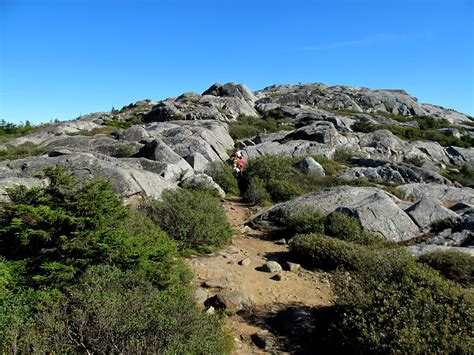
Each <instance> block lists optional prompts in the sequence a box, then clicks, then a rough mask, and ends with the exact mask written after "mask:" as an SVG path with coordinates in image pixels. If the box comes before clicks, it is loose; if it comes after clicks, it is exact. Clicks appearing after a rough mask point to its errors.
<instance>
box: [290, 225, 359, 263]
mask: <svg viewBox="0 0 474 355" xmlns="http://www.w3.org/2000/svg"><path fill="white" fill-rule="evenodd" d="M290 248H291V252H292V254H293V255H294V256H295V257H296V258H297V259H298V260H300V261H302V262H304V263H305V264H306V265H309V266H310V267H312V268H318V269H325V270H335V269H337V268H338V267H343V268H345V269H348V270H357V269H359V268H360V265H361V263H362V262H363V260H364V259H366V258H367V256H368V251H366V249H365V248H364V247H363V246H360V245H357V244H353V243H350V242H346V241H344V240H339V239H335V238H330V237H327V236H325V235H322V234H319V233H313V234H306V235H298V236H296V237H295V238H293V239H292V240H291V242H290Z"/></svg>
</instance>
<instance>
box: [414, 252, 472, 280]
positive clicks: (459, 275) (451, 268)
mask: <svg viewBox="0 0 474 355" xmlns="http://www.w3.org/2000/svg"><path fill="white" fill-rule="evenodd" d="M418 261H420V262H422V263H424V264H427V265H429V266H431V267H432V268H433V269H435V270H437V271H439V273H440V274H441V275H443V276H444V277H446V278H447V279H450V280H453V281H456V282H459V283H461V284H463V285H465V286H468V287H472V286H473V284H474V257H472V256H470V255H467V254H464V253H461V252H458V251H435V252H432V253H428V254H424V255H422V256H420V257H419V258H418Z"/></svg>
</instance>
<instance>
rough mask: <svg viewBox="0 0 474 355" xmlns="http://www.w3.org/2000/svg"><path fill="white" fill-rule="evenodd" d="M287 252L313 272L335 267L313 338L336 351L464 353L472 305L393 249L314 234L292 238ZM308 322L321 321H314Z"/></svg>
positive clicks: (468, 345) (468, 344)
mask: <svg viewBox="0 0 474 355" xmlns="http://www.w3.org/2000/svg"><path fill="white" fill-rule="evenodd" d="M290 247H291V251H292V253H293V254H294V255H295V256H296V257H299V258H300V261H303V262H305V263H306V264H307V265H308V266H310V267H313V268H325V269H336V268H338V269H339V270H340V271H341V272H338V273H336V274H333V276H332V278H331V281H332V285H333V290H334V292H335V295H336V298H335V299H336V304H335V306H334V307H333V308H332V309H331V319H329V320H327V321H328V324H326V325H327V327H326V329H321V328H319V329H316V333H315V334H314V336H317V337H319V338H318V341H319V343H320V346H321V347H322V348H328V349H331V351H334V352H340V353H347V352H351V353H377V354H379V353H394V352H401V353H417V354H418V353H468V352H469V351H472V346H473V342H472V340H473V339H472V334H473V326H472V325H473V324H474V319H473V312H472V309H473V308H472V307H473V304H472V303H471V301H470V300H469V298H468V296H467V295H465V294H463V293H462V292H461V290H460V289H459V288H458V287H456V286H455V285H454V284H453V283H451V282H449V281H447V280H445V279H443V278H442V277H440V276H439V275H438V274H437V273H436V272H434V271H433V270H431V269H430V268H428V267H425V266H423V265H421V264H419V263H417V262H416V261H415V259H414V258H413V257H410V256H409V255H407V254H406V253H405V252H404V251H403V250H401V249H393V250H377V251H374V250H370V249H368V248H367V247H364V246H361V245H357V244H353V243H350V242H346V241H342V240H337V239H333V238H328V237H324V236H321V235H318V234H310V235H304V236H297V237H296V238H294V239H293V240H292V241H291V242H290ZM315 324H321V320H320V319H315Z"/></svg>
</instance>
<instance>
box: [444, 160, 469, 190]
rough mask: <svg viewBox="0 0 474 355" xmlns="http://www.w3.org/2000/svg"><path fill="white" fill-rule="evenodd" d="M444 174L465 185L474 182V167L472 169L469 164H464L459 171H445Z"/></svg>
mask: <svg viewBox="0 0 474 355" xmlns="http://www.w3.org/2000/svg"><path fill="white" fill-rule="evenodd" d="M443 176H444V177H446V178H448V179H449V180H451V181H456V182H459V183H460V184H461V185H464V186H467V185H472V184H474V169H471V168H470V167H469V166H468V165H467V164H464V165H462V166H461V167H460V168H459V171H458V172H456V171H453V170H451V171H444V172H443Z"/></svg>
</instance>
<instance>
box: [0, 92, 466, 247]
mask: <svg viewBox="0 0 474 355" xmlns="http://www.w3.org/2000/svg"><path fill="white" fill-rule="evenodd" d="M242 115H244V116H251V117H255V118H257V117H263V118H264V119H269V118H270V119H274V120H275V122H276V125H277V128H278V129H280V130H279V131H277V132H266V131H263V130H262V132H260V133H259V134H258V135H256V136H254V137H246V138H244V139H242V140H241V141H239V145H240V146H242V151H243V155H244V157H245V159H246V160H249V159H250V160H251V159H256V158H258V157H261V156H265V155H277V156H285V157H300V158H301V161H300V162H299V163H297V164H296V165H295V166H294V168H296V169H299V170H302V171H305V172H310V173H311V174H315V175H318V176H319V177H323V176H325V175H326V174H328V172H325V171H324V168H323V167H322V166H321V165H320V164H318V163H317V162H316V161H315V160H314V159H313V156H322V157H325V158H334V157H337V156H340V155H341V153H342V154H343V155H345V156H346V157H351V159H347V158H346V159H345V160H344V163H343V164H342V165H341V166H340V171H339V173H338V174H339V175H338V178H342V179H346V180H359V179H362V180H368V181H371V182H372V183H374V184H378V185H374V186H377V187H353V186H339V187H333V188H329V189H325V190H322V191H319V192H313V193H309V194H307V195H304V196H300V197H298V198H296V199H293V200H291V201H288V202H285V203H282V204H279V205H276V206H273V207H271V208H269V209H266V210H264V211H263V212H261V213H259V214H258V215H257V216H255V217H254V221H255V222H256V223H262V224H269V223H278V222H279V220H280V219H281V218H282V217H283V216H286V215H288V214H291V213H293V212H294V211H295V210H296V209H297V208H298V207H299V206H302V205H311V206H314V207H316V208H318V209H319V210H320V211H321V212H323V213H324V214H329V213H332V212H334V211H340V212H343V213H347V214H349V215H351V216H354V217H355V218H357V219H358V220H359V221H360V223H361V225H362V226H363V228H365V229H366V230H370V231H372V232H376V233H378V234H380V235H382V236H383V237H384V238H385V239H386V240H388V241H395V242H401V241H407V240H411V239H413V238H415V237H420V236H423V237H424V241H423V243H424V244H423V245H424V246H423V247H420V248H425V249H426V246H430V245H431V246H433V245H437V246H445V247H446V246H456V247H469V246H472V215H473V214H472V205H473V204H474V190H473V189H472V187H473V186H474V181H472V178H471V180H469V178H468V179H467V180H459V179H457V178H456V177H457V176H458V175H459V174H461V173H463V174H465V175H466V176H469V171H470V170H469V169H473V168H474V149H473V148H472V138H473V137H474V128H473V127H472V126H473V125H472V123H473V120H474V119H473V118H472V117H471V116H469V115H465V114H462V113H459V112H456V111H453V110H449V109H445V108H442V107H440V106H435V105H431V104H423V103H420V102H418V100H417V99H416V98H415V97H413V96H411V95H409V94H408V93H407V92H405V91H403V90H371V89H368V88H357V87H348V86H327V85H325V84H321V83H312V84H301V85H273V86H270V87H267V88H264V89H262V90H260V91H256V92H252V91H251V90H250V89H249V88H248V87H246V86H245V85H243V84H235V83H227V84H214V85H212V86H211V87H210V88H209V89H207V90H205V91H204V92H203V93H202V94H198V93H184V94H182V95H180V96H178V97H174V98H167V99H164V100H161V101H153V100H142V101H138V102H136V103H133V104H130V105H128V106H125V107H123V108H122V109H120V110H115V109H114V110H112V112H103V113H93V114H89V115H85V116H82V117H79V118H78V119H76V120H72V121H67V122H58V123H52V124H49V125H46V126H45V127H44V128H42V129H40V130H38V131H36V132H34V133H32V134H29V135H26V136H23V137H19V138H16V139H13V140H10V141H9V142H7V143H5V144H2V145H0V151H3V152H5V151H8V150H10V149H19V148H21V147H22V146H24V145H26V146H34V147H37V148H40V150H41V151H43V152H44V154H43V155H40V156H36V157H26V158H22V159H12V160H3V161H0V198H1V199H3V200H5V199H6V197H7V195H6V192H5V188H7V187H10V186H14V185H16V184H23V185H26V186H28V187H31V186H42V185H44V184H46V183H47V182H46V181H43V180H40V179H38V178H37V177H36V174H37V173H38V172H40V171H41V170H42V169H43V168H45V167H49V166H61V167H65V168H68V169H70V170H71V171H72V172H73V173H74V174H75V175H76V176H78V177H80V178H97V177H102V178H104V179H107V180H109V181H110V182H111V184H112V186H113V187H114V188H115V190H116V191H117V193H119V194H121V195H123V196H124V197H125V199H127V200H129V201H130V200H133V199H134V198H135V197H140V196H149V197H154V198H159V197H160V195H161V193H162V191H163V190H164V189H167V188H179V186H201V187H205V188H210V189H212V190H215V191H216V192H217V193H218V194H219V195H220V196H224V193H223V190H222V189H221V188H220V187H219V186H218V185H217V184H215V182H214V181H213V180H212V178H211V177H210V176H208V175H205V173H206V171H207V169H208V167H209V164H211V163H213V162H225V161H227V160H228V158H229V156H228V151H229V150H230V149H231V148H232V147H234V141H233V139H232V138H231V136H230V134H229V127H228V124H231V123H232V122H234V121H235V120H236V119H237V118H238V117H240V116H242ZM425 116H429V120H431V121H433V120H434V121H433V122H441V123H443V125H442V126H441V128H436V129H437V131H436V132H435V133H437V134H438V135H442V136H444V137H448V138H449V139H453V140H451V141H448V142H457V143H459V145H461V146H455V145H452V146H447V144H446V142H444V143H443V142H441V143H443V144H444V145H441V144H440V143H439V142H436V141H433V139H432V140H431V141H426V140H421V139H420V140H414V139H406V138H407V137H404V138H403V139H402V138H400V137H403V136H402V135H400V134H398V133H397V132H396V130H393V129H390V127H397V126H398V128H399V129H407V128H418V127H420V122H422V120H423V119H425V118H426V117H425ZM423 117H425V118H423ZM420 120H421V121H420ZM441 120H443V121H441ZM431 121H430V122H431ZM446 122H449V123H451V125H447V124H446ZM356 123H357V124H362V125H364V124H365V125H368V126H370V127H376V128H384V129H370V130H368V131H367V132H369V133H363V132H366V131H364V130H362V132H356V131H355V130H354V129H355V128H354V127H355V126H354V124H356ZM377 125H380V127H377ZM435 126H436V125H435ZM114 127H129V128H114ZM436 127H438V126H436ZM394 132H395V133H396V134H394ZM437 137H439V136H437ZM456 139H457V140H456ZM469 142H470V143H469ZM461 143H462V144H461ZM466 172H467V173H466ZM333 173H334V172H333ZM458 181H461V183H462V184H463V185H461V184H460V183H459V182H458ZM388 185H390V186H394V187H396V188H397V189H398V190H399V191H400V192H402V193H403V194H404V199H405V200H404V201H402V200H400V199H398V198H397V197H395V196H394V195H392V194H390V193H387V192H386V191H385V190H384V189H383V187H384V186H388ZM390 191H393V190H390ZM399 195H400V196H402V194H398V193H397V196H399ZM444 220H452V221H454V222H453V223H454V224H453V225H452V226H451V227H449V228H448V227H447V228H444V229H442V230H433V229H432V228H433V226H434V225H438V224H439V222H440V221H441V222H442V221H444ZM425 249H423V250H425ZM413 250H415V249H414V248H413Z"/></svg>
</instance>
